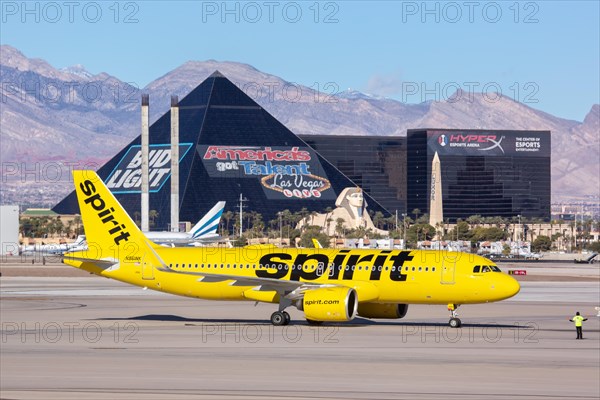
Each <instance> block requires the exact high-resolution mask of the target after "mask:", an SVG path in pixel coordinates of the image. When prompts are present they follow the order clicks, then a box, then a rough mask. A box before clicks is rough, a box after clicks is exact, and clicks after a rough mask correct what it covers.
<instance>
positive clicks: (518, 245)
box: [517, 214, 523, 258]
mask: <svg viewBox="0 0 600 400" xmlns="http://www.w3.org/2000/svg"><path fill="white" fill-rule="evenodd" d="M517 217H519V235H518V236H517V258H519V255H520V254H521V232H522V231H523V225H521V214H519V215H517Z"/></svg>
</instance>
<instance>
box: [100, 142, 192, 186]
mask: <svg viewBox="0 0 600 400" xmlns="http://www.w3.org/2000/svg"><path fill="white" fill-rule="evenodd" d="M191 148H192V143H180V144H179V162H181V160H183V158H184V157H185V155H186V154H187V153H188V151H189V150H190V149H191ZM170 176H171V145H170V144H151V145H150V151H149V153H148V183H149V186H150V193H156V192H158V191H160V189H161V188H162V186H163V185H164V184H165V182H166V181H167V180H168V179H169V177H170ZM106 186H107V187H108V188H109V189H110V190H111V191H112V192H113V193H114V194H121V193H141V188H142V147H141V146H140V145H133V146H131V147H129V149H128V150H127V152H126V153H125V155H123V158H121V161H119V163H118V164H117V166H116V167H115V169H114V170H113V171H112V172H111V174H110V175H109V176H108V179H106Z"/></svg>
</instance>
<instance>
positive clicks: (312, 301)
mask: <svg viewBox="0 0 600 400" xmlns="http://www.w3.org/2000/svg"><path fill="white" fill-rule="evenodd" d="M357 306H358V296H357V295H356V291H355V290H354V289H352V288H346V287H332V288H322V289H313V290H307V291H306V292H304V299H303V300H302V303H300V304H298V308H299V309H301V310H304V315H305V316H306V319H309V320H312V321H350V320H351V319H353V318H354V317H356V310H357Z"/></svg>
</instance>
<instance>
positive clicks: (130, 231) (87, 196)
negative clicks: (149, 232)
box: [73, 171, 162, 265]
mask: <svg viewBox="0 0 600 400" xmlns="http://www.w3.org/2000/svg"><path fill="white" fill-rule="evenodd" d="M73 181H74V184H75V192H76V194H77V201H78V202H79V210H80V212H81V219H82V221H83V227H84V230H85V237H86V240H87V243H88V254H91V253H93V254H94V256H93V258H94V259H98V260H112V261H114V262H122V263H127V262H129V263H141V262H142V261H143V262H146V263H152V264H155V265H160V264H162V263H161V262H160V259H159V258H158V256H157V255H156V252H154V250H153V248H152V246H153V244H151V242H149V241H148V239H146V237H145V236H144V234H143V233H142V231H141V230H140V229H139V228H138V227H137V225H136V224H135V222H133V220H132V219H131V217H130V216H129V215H128V214H127V212H126V211H125V209H124V208H123V207H122V206H121V204H120V203H119V202H118V201H117V199H116V198H115V197H114V196H113V194H112V193H111V192H110V190H109V189H108V188H107V187H106V185H105V184H104V182H102V179H100V177H99V176H98V175H97V174H96V173H95V172H93V171H73ZM154 246H155V245H154Z"/></svg>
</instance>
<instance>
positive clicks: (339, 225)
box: [335, 218, 345, 237]
mask: <svg viewBox="0 0 600 400" xmlns="http://www.w3.org/2000/svg"><path fill="white" fill-rule="evenodd" d="M344 222H345V220H344V218H337V219H336V220H335V233H337V234H338V236H340V237H344Z"/></svg>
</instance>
